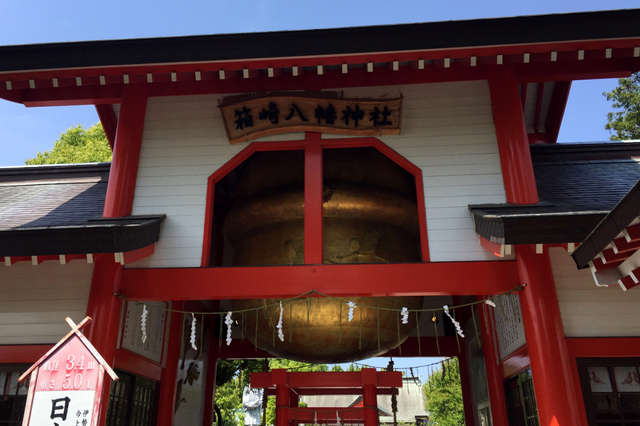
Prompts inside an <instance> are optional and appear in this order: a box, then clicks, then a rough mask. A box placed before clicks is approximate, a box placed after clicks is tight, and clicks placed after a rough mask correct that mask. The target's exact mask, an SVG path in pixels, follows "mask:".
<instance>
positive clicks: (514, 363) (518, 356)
mask: <svg viewBox="0 0 640 426" xmlns="http://www.w3.org/2000/svg"><path fill="white" fill-rule="evenodd" d="M530 365H531V360H530V359H529V350H528V349H527V345H523V346H521V347H519V348H518V349H516V350H515V351H513V352H512V353H510V354H509V355H508V356H507V357H506V358H505V359H503V360H502V370H503V371H504V378H505V379H507V378H509V377H511V376H513V375H515V374H518V373H519V372H521V371H523V370H524V369H526V368H527V367H529V366H530Z"/></svg>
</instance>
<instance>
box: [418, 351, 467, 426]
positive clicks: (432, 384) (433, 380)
mask: <svg viewBox="0 0 640 426" xmlns="http://www.w3.org/2000/svg"><path fill="white" fill-rule="evenodd" d="M422 391H423V392H424V394H425V397H426V398H425V399H426V401H427V402H426V409H427V411H428V412H429V416H430V419H431V421H432V422H433V424H435V425H437V426H460V425H464V407H463V405H462V404H463V403H462V387H461V385H460V368H459V366H458V360H457V359H451V360H449V361H446V362H444V363H443V364H442V367H441V368H440V369H436V370H435V371H434V372H433V373H432V374H431V375H430V376H429V378H428V379H427V381H426V383H425V384H424V385H423V386H422Z"/></svg>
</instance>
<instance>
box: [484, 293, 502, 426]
mask: <svg viewBox="0 0 640 426" xmlns="http://www.w3.org/2000/svg"><path fill="white" fill-rule="evenodd" d="M480 314H481V315H479V317H480V333H481V334H482V353H483V354H484V364H485V369H486V370H487V387H488V388H489V400H490V401H491V418H492V420H493V426H509V418H508V416H507V403H506V399H505V396H504V373H503V371H502V365H501V364H500V361H499V359H500V357H499V352H498V347H497V344H496V342H495V340H494V336H495V333H494V331H493V330H494V322H493V318H492V317H491V315H490V311H489V309H488V306H487V305H480Z"/></svg>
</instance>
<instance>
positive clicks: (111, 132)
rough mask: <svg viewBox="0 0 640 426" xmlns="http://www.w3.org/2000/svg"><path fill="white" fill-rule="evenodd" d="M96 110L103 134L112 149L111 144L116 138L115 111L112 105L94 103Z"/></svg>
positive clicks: (116, 122) (116, 120)
mask: <svg viewBox="0 0 640 426" xmlns="http://www.w3.org/2000/svg"><path fill="white" fill-rule="evenodd" d="M96 112H97V113H98V117H99V118H100V123H102V128H103V129H104V134H105V135H106V136H107V140H108V141H109V146H110V147H111V150H112V151H113V144H114V143H115V140H116V128H117V126H118V119H117V117H116V113H115V111H114V110H113V105H109V104H98V105H96Z"/></svg>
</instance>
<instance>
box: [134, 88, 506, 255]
mask: <svg viewBox="0 0 640 426" xmlns="http://www.w3.org/2000/svg"><path fill="white" fill-rule="evenodd" d="M344 93H345V96H362V97H375V96H385V95H386V96H397V95H399V94H402V96H403V97H404V101H403V117H402V134H401V135H393V136H381V137H380V139H381V140H382V141H383V142H385V143H386V144H387V145H389V146H390V147H391V148H393V149H395V150H396V151H397V152H398V153H399V154H401V155H402V156H404V157H405V158H407V159H408V160H409V161H411V162H413V163H414V164H415V165H417V166H418V167H420V168H421V169H422V174H423V180H424V192H425V199H426V203H425V204H426V209H427V228H428V235H429V251H430V255H431V260H432V261H453V260H461V261H464V260H486V259H491V260H494V258H492V256H491V255H490V254H488V253H486V252H485V251H484V250H483V249H482V248H481V247H480V244H479V242H478V238H477V236H476V234H475V232H474V230H473V222H472V219H471V216H470V214H469V212H468V211H467V205H468V204H471V203H499V202H504V201H505V195H504V186H503V183H502V173H501V169H500V159H499V155H498V148H497V143H496V137H495V129H494V125H493V120H492V116H491V104H490V98H489V89H488V85H487V83H486V82H483V81H479V82H462V83H438V84H422V85H409V86H393V87H368V88H350V89H345V90H344ZM220 97H221V96H217V95H202V96H183V97H163V98H151V99H150V100H149V105H148V107H147V116H146V120H145V130H144V136H143V144H142V150H141V155H140V166H139V170H138V177H137V183H136V193H135V199H134V206H133V214H152V213H165V214H167V219H166V221H165V223H164V225H163V227H162V231H161V234H160V241H159V242H158V245H157V248H156V252H155V254H154V255H153V256H151V257H149V258H147V259H143V260H141V261H139V262H137V263H135V264H133V265H130V266H133V267H169V266H183V267H189V266H199V265H200V258H201V253H202V233H203V227H204V214H205V197H206V190H207V178H208V176H209V175H211V174H212V173H213V172H215V171H216V170H217V169H218V168H219V167H220V166H222V165H223V164H224V163H226V162H227V161H229V160H230V159H231V158H232V157H233V156H234V155H235V154H237V153H238V152H239V151H241V150H242V149H243V148H245V147H246V144H236V145H231V144H229V142H228V141H227V137H226V133H225V130H224V125H223V123H222V120H221V116H220V112H219V111H218V106H217V105H218V100H219V98H220ZM303 137H304V136H303V135H302V134H292V135H279V136H275V137H272V138H269V139H264V140H296V139H302V138H303ZM325 137H330V136H329V135H326V136H325Z"/></svg>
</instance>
